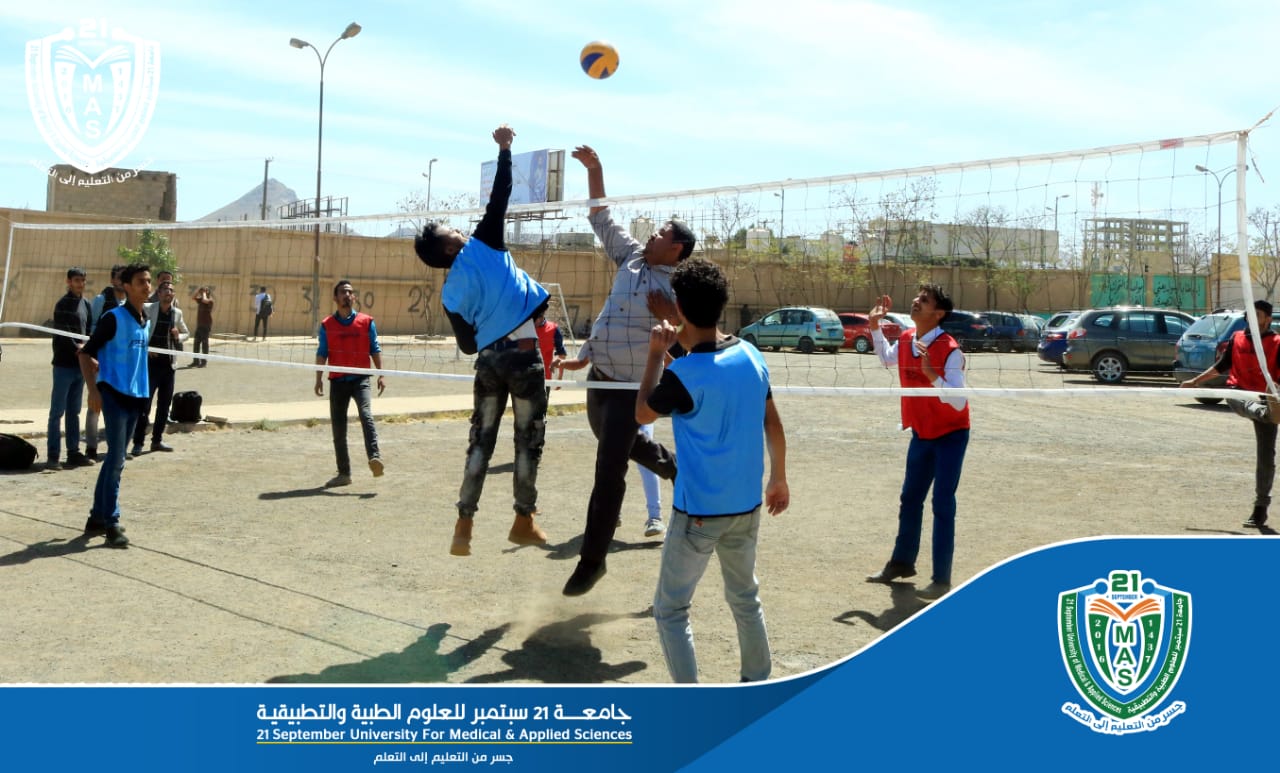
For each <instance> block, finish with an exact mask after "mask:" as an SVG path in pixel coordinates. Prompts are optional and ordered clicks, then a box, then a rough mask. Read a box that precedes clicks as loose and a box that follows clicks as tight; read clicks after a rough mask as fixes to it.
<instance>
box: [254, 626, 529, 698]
mask: <svg viewBox="0 0 1280 773" xmlns="http://www.w3.org/2000/svg"><path fill="white" fill-rule="evenodd" d="M449 627H450V626H449V624H448V623H436V624H435V625H433V626H431V627H430V628H428V629H427V632H426V633H425V634H423V636H422V638H420V639H418V640H417V641H416V642H414V643H413V644H410V645H409V646H408V647H406V648H405V649H404V650H403V651H401V652H388V653H386V654H384V655H378V656H377V657H374V658H370V659H369V660H364V661H361V662H359V663H340V664H338V665H336V666H329V667H328V668H326V669H324V670H323V671H321V672H320V673H318V674H290V675H286V676H274V677H272V678H270V679H268V680H267V682H268V683H270V684H279V683H303V684H306V683H321V684H403V683H408V682H446V681H448V678H449V674H452V673H453V672H455V671H457V670H458V669H460V668H462V667H463V666H465V665H467V664H468V663H470V662H471V661H473V660H475V659H476V658H479V657H481V656H482V655H484V654H485V653H486V652H488V651H489V649H490V648H491V647H493V645H495V644H497V643H498V641H499V640H500V639H501V638H502V637H503V636H504V635H506V633H507V629H509V628H510V627H511V624H510V623H506V624H504V625H500V626H498V627H497V628H490V629H489V630H487V631H485V632H484V633H482V634H480V635H479V636H477V637H476V638H474V639H471V640H470V641H466V642H465V643H463V644H462V646H460V647H458V648H456V649H454V650H453V651H452V652H448V653H442V652H441V651H440V645H441V644H442V643H443V641H444V639H445V636H446V634H447V633H448V631H449ZM454 638H457V637H454Z"/></svg>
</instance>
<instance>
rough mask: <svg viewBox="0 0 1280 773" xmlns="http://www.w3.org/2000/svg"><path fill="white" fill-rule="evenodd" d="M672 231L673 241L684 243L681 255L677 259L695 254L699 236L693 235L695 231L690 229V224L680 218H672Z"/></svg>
mask: <svg viewBox="0 0 1280 773" xmlns="http://www.w3.org/2000/svg"><path fill="white" fill-rule="evenodd" d="M670 222H671V233H672V234H673V238H672V239H671V241H673V242H675V243H676V244H681V245H684V246H683V247H682V248H681V250H680V256H679V257H678V258H676V260H684V259H685V258H687V257H689V256H690V255H692V254H693V247H694V245H695V244H697V243H698V237H696V236H694V235H693V231H691V230H689V226H687V225H685V224H684V223H681V222H680V221H678V220H672V221H670Z"/></svg>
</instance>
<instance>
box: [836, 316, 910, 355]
mask: <svg viewBox="0 0 1280 773" xmlns="http://www.w3.org/2000/svg"><path fill="white" fill-rule="evenodd" d="M838 316H839V317H840V324H841V325H843V326H844V348H846V349H853V350H854V351H855V352H857V353H858V354H869V353H871V350H872V345H871V323H870V321H869V320H868V319H867V315H866V314H859V313H857V312H855V311H842V312H840V314H839V315H838ZM907 322H908V326H909V327H915V324H914V323H912V322H911V318H910V317H908V318H907ZM880 332H881V333H884V337H885V338H887V339H889V340H890V341H896V340H898V337H899V336H901V335H902V324H901V322H900V321H899V320H898V319H896V318H895V317H894V316H893V315H891V314H886V315H885V317H884V319H882V320H880Z"/></svg>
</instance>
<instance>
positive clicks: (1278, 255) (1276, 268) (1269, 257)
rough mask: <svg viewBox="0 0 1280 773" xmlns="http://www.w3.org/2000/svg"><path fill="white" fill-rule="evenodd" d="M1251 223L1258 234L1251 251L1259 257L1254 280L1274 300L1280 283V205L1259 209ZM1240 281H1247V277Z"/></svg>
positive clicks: (1251, 214) (1252, 217)
mask: <svg viewBox="0 0 1280 773" xmlns="http://www.w3.org/2000/svg"><path fill="white" fill-rule="evenodd" d="M1249 223H1250V224H1252V225H1253V227H1254V228H1255V229H1256V230H1257V232H1258V235H1257V236H1255V237H1254V238H1253V243H1252V246H1251V249H1250V252H1251V253H1252V254H1254V255H1257V256H1258V263H1257V265H1256V266H1251V268H1253V269H1254V277H1253V278H1254V279H1256V280H1257V281H1258V283H1259V284H1261V285H1262V286H1263V287H1264V288H1266V291H1267V297H1268V298H1274V297H1275V295H1276V284H1277V283H1280V204H1277V205H1276V206H1275V207H1274V208H1272V209H1269V210H1268V209H1263V208H1262V207H1258V208H1257V209H1255V210H1254V211H1253V212H1251V213H1249ZM1219 260H1221V257H1219ZM1218 270H1219V271H1221V270H1222V269H1221V268H1219V269H1218ZM1240 279H1241V281H1247V280H1246V278H1245V277H1241V278H1240Z"/></svg>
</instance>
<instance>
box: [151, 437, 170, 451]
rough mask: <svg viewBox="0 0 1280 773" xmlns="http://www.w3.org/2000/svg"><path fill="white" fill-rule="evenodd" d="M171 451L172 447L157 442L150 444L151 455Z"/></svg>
mask: <svg viewBox="0 0 1280 773" xmlns="http://www.w3.org/2000/svg"><path fill="white" fill-rule="evenodd" d="M172 450H173V446H171V445H169V444H168V443H164V442H161V441H158V440H157V441H156V442H154V443H152V444H151V452H152V453H155V452H156V451H172Z"/></svg>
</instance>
